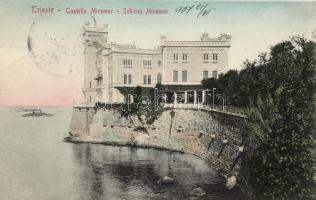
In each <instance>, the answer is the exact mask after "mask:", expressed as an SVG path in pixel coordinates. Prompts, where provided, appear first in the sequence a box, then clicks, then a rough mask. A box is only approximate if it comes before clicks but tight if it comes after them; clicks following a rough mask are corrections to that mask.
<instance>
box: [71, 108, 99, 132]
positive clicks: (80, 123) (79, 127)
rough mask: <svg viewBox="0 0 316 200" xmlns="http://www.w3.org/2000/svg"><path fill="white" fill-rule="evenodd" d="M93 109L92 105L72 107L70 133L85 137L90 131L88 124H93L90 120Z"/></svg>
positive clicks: (93, 112) (93, 113)
mask: <svg viewBox="0 0 316 200" xmlns="http://www.w3.org/2000/svg"><path fill="white" fill-rule="evenodd" d="M94 115H95V110H94V108H92V107H85V108H80V107H77V108H73V110H72V117H71V123H70V130H69V133H70V135H73V136H75V137H85V136H88V135H89V133H90V126H93V123H91V122H92V120H93V118H94Z"/></svg>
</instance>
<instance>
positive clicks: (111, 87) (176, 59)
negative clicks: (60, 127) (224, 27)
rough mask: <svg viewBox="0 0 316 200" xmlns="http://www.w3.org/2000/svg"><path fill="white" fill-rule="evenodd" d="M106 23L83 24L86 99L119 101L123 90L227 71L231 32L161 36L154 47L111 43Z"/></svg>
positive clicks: (192, 82)
mask: <svg viewBox="0 0 316 200" xmlns="http://www.w3.org/2000/svg"><path fill="white" fill-rule="evenodd" d="M107 36H108V25H103V26H102V27H98V26H97V25H96V23H95V21H94V24H93V25H90V23H89V22H86V23H85V25H84V27H83V44H84V60H85V63H84V86H83V89H82V91H83V94H84V102H85V103H86V104H90V103H91V104H94V103H95V102H104V103H115V102H118V103H121V102H125V101H126V99H127V96H126V94H123V93H122V89H124V88H125V89H126V88H134V87H136V86H142V87H155V85H156V84H157V83H161V84H162V85H183V86H186V85H187V86H192V85H200V84H201V81H202V80H203V79H206V78H210V77H214V78H217V77H218V75H219V74H220V73H225V72H226V71H228V69H229V64H228V57H229V48H230V45H231V36H230V35H227V34H221V35H220V36H219V37H218V38H209V36H208V34H207V33H203V34H202V36H201V38H200V40H196V41H176V40H175V41H171V40H168V39H167V38H166V36H161V44H160V46H159V47H158V48H156V49H141V48H137V47H136V46H135V44H132V45H131V44H123V45H120V44H116V43H109V42H108V40H107Z"/></svg>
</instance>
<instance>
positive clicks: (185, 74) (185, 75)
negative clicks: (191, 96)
mask: <svg viewBox="0 0 316 200" xmlns="http://www.w3.org/2000/svg"><path fill="white" fill-rule="evenodd" d="M187 80H188V72H187V71H182V82H186V81H187Z"/></svg>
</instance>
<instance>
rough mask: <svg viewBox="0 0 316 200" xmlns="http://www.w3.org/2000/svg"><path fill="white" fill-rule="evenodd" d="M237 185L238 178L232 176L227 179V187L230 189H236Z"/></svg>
mask: <svg viewBox="0 0 316 200" xmlns="http://www.w3.org/2000/svg"><path fill="white" fill-rule="evenodd" d="M236 183H237V179H236V176H231V177H229V178H228V179H227V182H226V187H227V188H228V189H233V188H234V187H235V185H236Z"/></svg>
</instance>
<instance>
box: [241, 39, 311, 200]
mask: <svg viewBox="0 0 316 200" xmlns="http://www.w3.org/2000/svg"><path fill="white" fill-rule="evenodd" d="M315 49H316V46H315V43H313V42H311V41H307V40H305V39H303V38H293V39H292V40H291V41H284V42H281V43H279V44H277V45H275V46H274V47H273V48H272V49H271V53H270V58H269V59H268V60H267V61H266V62H264V63H261V64H258V63H251V64H250V65H251V66H250V69H248V70H250V71H251V70H252V68H254V69H257V70H255V74H254V77H257V78H258V81H260V76H258V75H260V74H262V73H263V72H265V74H266V75H263V76H264V77H261V78H263V80H264V83H265V84H266V85H260V84H258V83H257V84H256V83H255V81H254V80H253V81H254V87H256V88H257V91H254V88H251V87H250V88H247V89H248V90H247V89H246V90H247V91H246V92H245V91H243V92H245V93H247V92H248V94H251V95H253V97H254V98H251V101H250V102H249V105H248V118H249V128H250V130H251V131H252V132H253V133H254V135H255V137H256V142H257V148H256V151H255V152H254V155H252V157H251V158H250V159H249V170H250V183H251V185H252V186H253V187H254V189H255V197H256V199H290V200H291V199H293V200H294V199H295V200H297V199H313V198H315V191H314V188H315V182H314V180H313V174H314V160H313V157H312V151H313V148H314V147H313V140H314V139H315V94H316V54H315ZM244 78H245V77H244ZM245 80H249V79H248V78H245ZM242 81H244V80H242ZM249 91H252V92H249ZM251 95H250V96H251Z"/></svg>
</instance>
